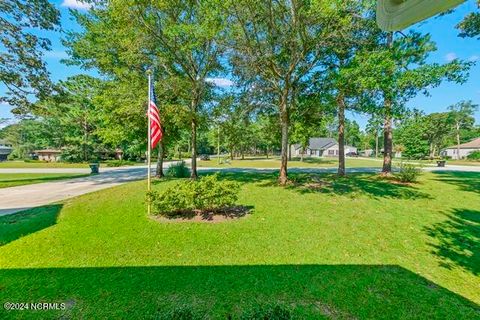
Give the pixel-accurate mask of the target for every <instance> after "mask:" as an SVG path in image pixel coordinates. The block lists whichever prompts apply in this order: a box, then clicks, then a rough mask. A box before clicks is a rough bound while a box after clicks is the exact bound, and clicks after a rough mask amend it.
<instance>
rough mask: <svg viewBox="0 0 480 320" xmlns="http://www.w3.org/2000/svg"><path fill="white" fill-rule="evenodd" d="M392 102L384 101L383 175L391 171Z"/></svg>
mask: <svg viewBox="0 0 480 320" xmlns="http://www.w3.org/2000/svg"><path fill="white" fill-rule="evenodd" d="M392 150H393V135H392V103H391V101H390V100H388V99H387V100H386V101H385V122H384V125H383V168H382V174H383V175H390V174H391V173H392Z"/></svg>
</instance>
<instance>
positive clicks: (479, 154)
mask: <svg viewBox="0 0 480 320" xmlns="http://www.w3.org/2000/svg"><path fill="white" fill-rule="evenodd" d="M467 159H468V160H475V161H480V151H474V152H472V153H470V154H469V155H468V156H467Z"/></svg>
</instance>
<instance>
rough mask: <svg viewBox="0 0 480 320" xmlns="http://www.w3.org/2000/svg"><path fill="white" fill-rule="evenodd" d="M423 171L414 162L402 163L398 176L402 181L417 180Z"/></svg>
mask: <svg viewBox="0 0 480 320" xmlns="http://www.w3.org/2000/svg"><path fill="white" fill-rule="evenodd" d="M421 173H422V172H421V170H420V169H419V168H417V167H415V166H414V165H412V164H402V165H401V166H400V171H399V172H398V173H397V174H396V178H397V179H398V180H400V181H401V182H415V181H417V179H418V177H419V176H420V174H421Z"/></svg>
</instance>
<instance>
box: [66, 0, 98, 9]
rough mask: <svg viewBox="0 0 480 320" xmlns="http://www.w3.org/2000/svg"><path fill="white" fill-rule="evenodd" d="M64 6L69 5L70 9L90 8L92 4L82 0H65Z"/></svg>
mask: <svg viewBox="0 0 480 320" xmlns="http://www.w3.org/2000/svg"><path fill="white" fill-rule="evenodd" d="M62 7H67V8H70V9H90V8H91V7H92V4H90V3H85V2H83V1H81V0H63V2H62Z"/></svg>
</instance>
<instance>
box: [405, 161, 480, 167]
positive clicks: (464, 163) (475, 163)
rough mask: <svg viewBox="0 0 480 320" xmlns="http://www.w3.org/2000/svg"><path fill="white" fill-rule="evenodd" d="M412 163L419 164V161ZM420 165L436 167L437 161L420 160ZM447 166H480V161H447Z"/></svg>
mask: <svg viewBox="0 0 480 320" xmlns="http://www.w3.org/2000/svg"><path fill="white" fill-rule="evenodd" d="M412 162H417V160H412ZM418 162H420V163H425V164H432V165H436V164H437V160H419V161H418ZM447 165H452V166H454V165H458V166H480V161H473V160H447Z"/></svg>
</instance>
